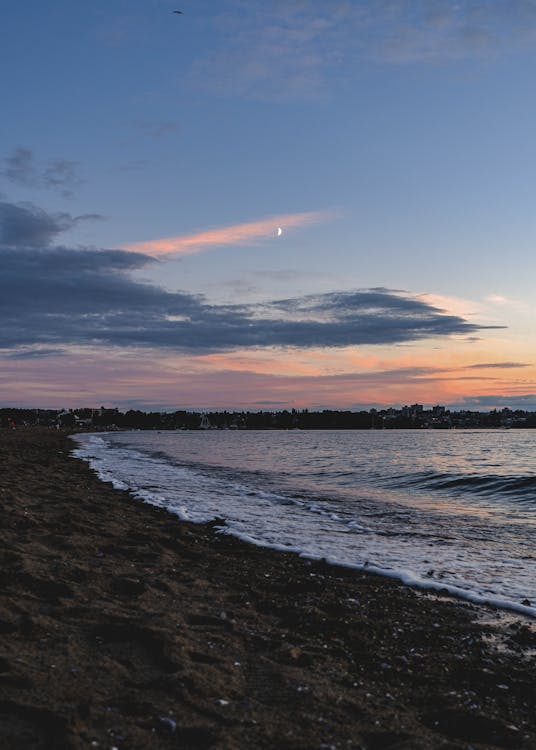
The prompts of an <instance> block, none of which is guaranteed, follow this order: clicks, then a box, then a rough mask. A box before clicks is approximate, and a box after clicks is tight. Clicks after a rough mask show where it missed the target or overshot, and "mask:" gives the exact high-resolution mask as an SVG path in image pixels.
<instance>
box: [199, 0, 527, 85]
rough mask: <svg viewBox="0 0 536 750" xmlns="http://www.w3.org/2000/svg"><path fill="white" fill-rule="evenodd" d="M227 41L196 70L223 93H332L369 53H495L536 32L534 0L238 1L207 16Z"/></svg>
mask: <svg viewBox="0 0 536 750" xmlns="http://www.w3.org/2000/svg"><path fill="white" fill-rule="evenodd" d="M211 21H212V23H213V24H214V27H215V29H217V31H218V34H219V38H220V40H221V41H220V43H219V44H217V45H216V46H215V48H214V49H211V51H210V53H209V54H208V55H206V56H205V57H201V58H199V59H198V60H197V61H195V63H194V65H193V69H192V73H191V75H192V78H193V82H194V83H195V85H196V86H199V85H205V86H208V87H210V88H212V89H213V90H215V91H217V92H218V93H220V94H222V93H223V94H227V95H229V94H230V95H235V96H236V95H237V96H248V97H253V98H260V99H288V98H292V99H295V98H296V97H299V98H314V97H318V96H321V95H324V94H326V93H327V92H328V90H329V89H330V88H332V87H333V84H334V83H335V82H336V81H337V80H338V79H340V80H342V79H344V78H345V77H348V71H349V70H350V71H351V70H352V69H354V68H355V69H357V68H358V66H359V65H362V64H363V62H371V61H372V62H375V63H380V64H390V65H404V64H408V63H420V62H424V63H427V62H430V61H432V62H448V61H456V60H464V59H472V58H473V59H474V58H481V59H482V58H485V57H493V56H496V55H498V54H501V53H506V52H511V51H519V50H520V49H522V48H523V47H524V46H528V45H529V44H531V43H533V41H534V39H535V37H536V4H535V3H534V2H533V1H532V0H487V2H485V3H483V2H482V0H359V1H358V0H355V2H349V1H348V0H330V2H329V3H326V2H325V0H308V1H307V2H300V1H298V0H295V1H294V2H292V3H289V2H288V0H272V2H270V3H266V2H264V0H228V2H226V3H225V4H223V7H221V9H220V10H218V11H214V14H213V16H212V19H210V16H209V18H208V19H207V20H206V22H207V23H210V22H211Z"/></svg>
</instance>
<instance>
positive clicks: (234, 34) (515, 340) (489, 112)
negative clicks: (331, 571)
mask: <svg viewBox="0 0 536 750" xmlns="http://www.w3.org/2000/svg"><path fill="white" fill-rule="evenodd" d="M174 9H180V10H182V11H183V14H182V15H177V14H173V13H172V11H173V10H174ZM0 63H1V64H0V79H1V88H2V91H3V92H4V102H3V107H2V117H1V118H0V263H1V266H0V267H1V269H2V270H1V277H0V278H1V280H2V288H1V291H0V308H1V310H2V327H1V333H0V406H11V405H13V406H15V405H18V406H33V407H43V408H44V407H50V408H60V407H75V406H100V405H101V404H104V405H107V406H117V407H119V408H120V409H128V408H144V409H157V410H169V409H172V410H174V409H183V408H232V409H233V408H235V409H252V410H258V409H269V410H276V409H282V408H291V407H295V408H303V407H308V408H332V407H336V408H350V409H360V408H367V409H368V408H370V407H372V406H376V407H377V406H384V405H401V404H411V403H414V402H419V403H424V404H426V405H432V404H436V403H440V404H445V405H449V406H452V407H454V408H471V409H479V410H488V409H491V408H494V407H497V408H503V407H504V406H509V407H512V408H526V409H533V410H536V326H535V312H536V304H535V301H534V300H535V297H536V292H535V279H536V137H535V134H536V97H535V96H534V71H535V70H536V0H487V2H482V0H458V1H457V2H456V1H454V0H453V1H452V2H451V0H368V1H366V0H329V1H328V2H326V0H324V1H323V2H320V1H319V0H285V1H284V2H279V0H271V2H266V1H265V0H171V1H168V0H93V2H90V3H84V4H82V3H77V2H73V1H72V0H50V1H49V2H46V3H43V2H42V0H40V2H37V0H27V1H26V2H24V3H19V2H18V3H15V2H13V3H8V4H6V7H5V8H3V9H2V25H1V28H0ZM279 228H280V229H281V232H278V229H279Z"/></svg>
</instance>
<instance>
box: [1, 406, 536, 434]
mask: <svg viewBox="0 0 536 750" xmlns="http://www.w3.org/2000/svg"><path fill="white" fill-rule="evenodd" d="M34 425H42V426H47V427H65V428H73V429H97V430H99V429H139V430H178V429H185V430H198V429H205V430H208V429H220V430H221V429H229V430H292V429H294V430H296V429H299V430H370V429H452V428H470V427H473V428H475V427H480V428H501V427H503V428H504V427H516V428H535V427H536V412H527V411H521V410H517V411H511V410H510V409H503V410H501V411H497V410H493V411H490V412H472V411H449V410H446V409H444V408H443V407H434V409H431V410H429V411H427V410H424V409H420V410H416V411H413V412H411V413H408V408H407V407H404V409H385V410H380V411H375V410H371V411H339V410H329V409H325V410H323V411H309V410H308V409H303V410H296V409H292V410H290V411H289V410H287V409H285V410H283V411H256V412H251V411H241V412H235V411H214V412H193V411H175V412H144V411H139V410H132V409H131V410H129V411H126V412H121V411H119V410H118V409H105V408H101V409H72V410H69V411H55V410H50V409H16V408H15V409H9V408H2V409H0V426H1V427H3V428H8V427H10V426H11V427H17V426H34Z"/></svg>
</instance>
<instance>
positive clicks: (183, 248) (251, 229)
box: [122, 211, 333, 256]
mask: <svg viewBox="0 0 536 750" xmlns="http://www.w3.org/2000/svg"><path fill="white" fill-rule="evenodd" d="M332 216H333V213H331V212H329V211H306V212H304V213H296V214H281V215H279V216H270V217H268V218H266V219H260V220H259V221H249V222H246V223H243V224H231V225H230V226H225V227H215V228H214V229H207V230H203V231H201V232H195V233H194V234H185V235H178V236H176V237H164V238H162V239H155V240H146V241H145V242H132V243H128V244H126V245H123V246H122V247H123V249H124V250H129V251H130V252H134V253H143V254H144V255H152V256H160V255H194V254H196V253H202V252H204V251H205V250H208V249H210V248H211V247H223V246H228V245H249V244H254V243H256V242H259V241H262V240H267V239H270V238H273V237H275V236H276V235H277V228H278V227H281V228H282V229H283V233H285V232H286V231H287V230H289V229H294V228H296V227H302V226H307V225H310V224H316V223H318V222H321V221H326V220H327V219H329V218H331V217H332Z"/></svg>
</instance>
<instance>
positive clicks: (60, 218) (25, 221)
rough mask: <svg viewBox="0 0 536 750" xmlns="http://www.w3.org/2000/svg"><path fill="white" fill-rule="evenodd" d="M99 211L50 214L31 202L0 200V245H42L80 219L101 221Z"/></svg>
mask: <svg viewBox="0 0 536 750" xmlns="http://www.w3.org/2000/svg"><path fill="white" fill-rule="evenodd" d="M103 218H104V217H103V216H101V215H100V214H82V215H81V216H71V215H70V214H68V213H55V214H50V213H47V212H46V211H43V209H41V208H38V207H37V206H34V205H33V204H31V203H18V204H17V203H7V202H3V201H2V202H0V245H2V246H3V247H4V248H6V247H46V246H47V245H49V244H50V243H51V242H52V241H53V240H54V239H55V238H56V237H57V236H58V235H60V234H61V233H62V232H65V231H67V230H68V229H72V227H74V226H75V225H76V224H77V223H78V222H80V221H95V220H101V219H103Z"/></svg>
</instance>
